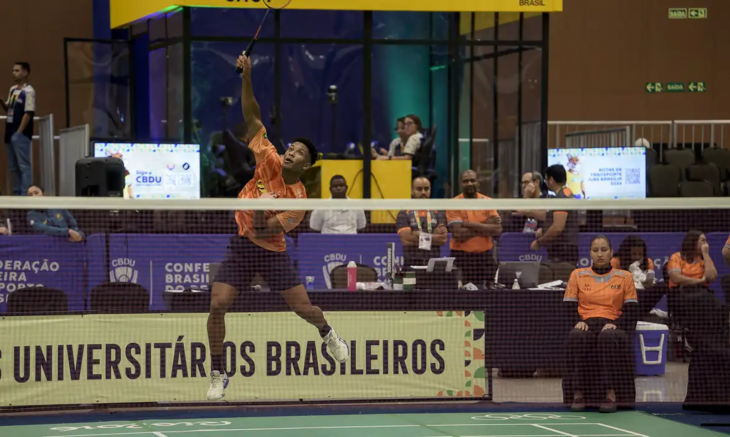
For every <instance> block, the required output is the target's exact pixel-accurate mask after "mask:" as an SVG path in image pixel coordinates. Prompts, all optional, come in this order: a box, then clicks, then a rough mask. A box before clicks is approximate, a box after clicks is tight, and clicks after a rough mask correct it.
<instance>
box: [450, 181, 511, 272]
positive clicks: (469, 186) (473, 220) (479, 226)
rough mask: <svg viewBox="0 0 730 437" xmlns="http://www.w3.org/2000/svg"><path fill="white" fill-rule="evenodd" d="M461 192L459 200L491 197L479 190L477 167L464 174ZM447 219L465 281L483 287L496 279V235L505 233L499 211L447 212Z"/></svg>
mask: <svg viewBox="0 0 730 437" xmlns="http://www.w3.org/2000/svg"><path fill="white" fill-rule="evenodd" d="M461 191H462V194H460V195H458V196H456V199H484V200H489V197H487V196H485V195H483V194H481V193H479V181H477V174H476V173H475V172H474V170H465V171H464V172H463V173H461ZM446 219H447V221H448V223H449V229H450V230H451V256H452V257H454V258H456V260H455V261H456V266H457V267H458V268H459V270H461V278H462V281H463V283H464V284H468V283H470V282H471V283H472V284H474V285H476V286H482V285H483V284H484V283H485V282H493V281H494V275H495V274H496V272H497V263H496V261H495V259H494V254H493V253H492V247H493V246H494V244H493V243H492V237H499V236H500V235H501V234H502V220H501V219H500V217H499V214H498V213H497V211H495V210H491V209H485V210H481V211H446Z"/></svg>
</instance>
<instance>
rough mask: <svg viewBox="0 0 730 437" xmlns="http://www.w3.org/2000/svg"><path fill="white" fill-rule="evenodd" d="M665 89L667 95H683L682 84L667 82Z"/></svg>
mask: <svg viewBox="0 0 730 437" xmlns="http://www.w3.org/2000/svg"><path fill="white" fill-rule="evenodd" d="M665 89H666V91H667V92H668V93H683V92H684V82H667V84H666V86H665Z"/></svg>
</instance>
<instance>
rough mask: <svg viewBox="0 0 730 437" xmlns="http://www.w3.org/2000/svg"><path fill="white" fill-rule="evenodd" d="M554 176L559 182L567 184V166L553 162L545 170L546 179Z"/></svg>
mask: <svg viewBox="0 0 730 437" xmlns="http://www.w3.org/2000/svg"><path fill="white" fill-rule="evenodd" d="M550 178H553V179H555V182H556V183H558V184H565V182H566V181H567V180H568V174H567V173H566V172H565V167H563V166H562V165H560V164H553V165H551V166H550V167H548V168H547V170H545V180H546V181H547V180H548V179H550Z"/></svg>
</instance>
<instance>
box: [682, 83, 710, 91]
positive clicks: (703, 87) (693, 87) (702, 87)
mask: <svg viewBox="0 0 730 437" xmlns="http://www.w3.org/2000/svg"><path fill="white" fill-rule="evenodd" d="M687 88H689V92H691V93H705V92H707V84H706V83H705V82H690V83H689V85H688V86H687Z"/></svg>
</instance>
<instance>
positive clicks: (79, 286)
mask: <svg viewBox="0 0 730 437" xmlns="http://www.w3.org/2000/svg"><path fill="white" fill-rule="evenodd" d="M89 240H92V239H91V238H90V239H89ZM88 244H90V242H88V241H87V242H83V243H71V242H70V241H68V240H67V239H64V238H58V237H49V236H45V235H37V236H35V235H33V236H10V237H0V312H3V313H4V312H5V311H6V309H7V300H8V295H9V294H10V293H13V292H15V291H17V290H18V289H21V288H26V287H33V286H44V287H52V288H57V289H60V290H62V291H64V292H65V293H66V295H67V296H68V306H69V310H71V311H82V310H83V309H84V263H85V261H86V246H87V245H88Z"/></svg>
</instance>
